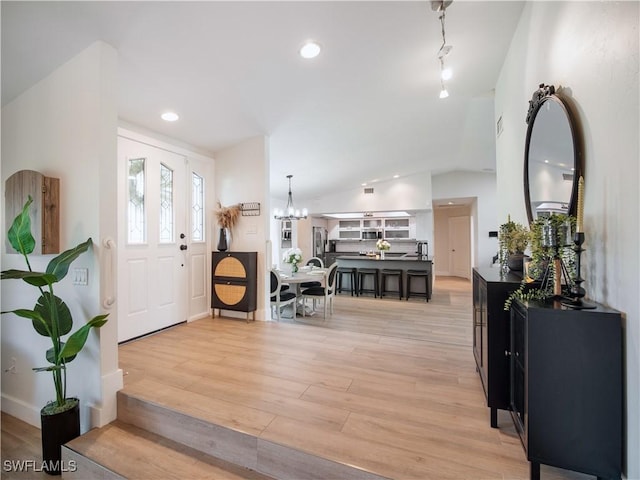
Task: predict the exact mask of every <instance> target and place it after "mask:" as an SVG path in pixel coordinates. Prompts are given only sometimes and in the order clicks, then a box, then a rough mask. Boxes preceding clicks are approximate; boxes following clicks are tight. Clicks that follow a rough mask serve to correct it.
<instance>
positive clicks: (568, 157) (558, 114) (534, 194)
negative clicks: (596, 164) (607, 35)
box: [524, 85, 582, 223]
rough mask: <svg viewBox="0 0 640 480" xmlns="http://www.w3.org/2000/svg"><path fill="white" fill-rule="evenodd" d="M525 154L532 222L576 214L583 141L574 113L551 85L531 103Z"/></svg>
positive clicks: (539, 90) (527, 200)
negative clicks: (572, 114)
mask: <svg viewBox="0 0 640 480" xmlns="http://www.w3.org/2000/svg"><path fill="white" fill-rule="evenodd" d="M527 123H528V124H529V127H528V128H527V138H526V144H525V153H524V195H525V205H526V207H527V216H528V217H529V223H531V222H533V221H534V220H535V219H536V218H537V217H539V216H548V215H550V214H552V213H564V214H571V215H574V214H575V209H576V198H577V189H578V178H579V177H580V175H581V174H582V172H581V166H580V151H579V139H578V137H577V132H576V129H575V125H574V122H573V119H572V117H571V114H570V112H569V110H568V108H567V105H566V104H565V102H564V101H563V100H562V98H560V97H558V96H557V95H555V89H554V87H553V86H550V85H546V86H545V85H540V88H539V89H538V90H536V92H535V93H534V94H533V98H532V99H531V101H530V102H529V113H528V114H527Z"/></svg>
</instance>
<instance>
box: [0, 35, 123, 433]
mask: <svg viewBox="0 0 640 480" xmlns="http://www.w3.org/2000/svg"><path fill="white" fill-rule="evenodd" d="M116 63H117V55H116V52H115V50H113V48H111V47H110V46H108V45H106V44H103V43H95V44H93V45H92V46H90V47H89V48H87V49H86V50H84V51H83V52H81V53H80V54H79V55H77V56H76V57H74V58H73V59H71V60H70V61H68V62H67V63H65V64H64V65H62V66H60V67H59V68H58V69H57V70H56V71H54V72H53V73H51V74H50V75H49V76H48V77H46V78H45V79H43V80H42V81H41V82H39V83H38V84H36V85H35V86H33V87H32V88H30V89H29V90H27V91H26V92H25V93H23V94H22V95H20V96H19V97H17V98H16V99H15V100H13V101H12V102H10V103H9V104H7V105H6V106H5V107H3V109H2V185H3V187H4V182H5V180H6V178H7V177H8V176H10V175H11V174H13V173H14V172H16V171H18V170H22V169H31V170H38V171H40V172H41V173H43V174H45V175H47V176H51V177H57V178H60V241H61V246H62V250H66V249H68V248H71V247H73V246H75V245H77V244H78V243H80V242H82V241H84V240H86V239H87V238H88V237H91V238H92V239H93V241H94V247H93V251H89V252H87V253H85V254H83V255H81V256H80V257H79V258H78V260H76V262H74V264H73V267H84V268H88V269H89V281H88V285H87V286H74V285H71V280H70V278H69V276H68V277H67V278H65V279H64V280H63V281H62V282H61V283H59V284H57V285H56V290H55V292H56V295H58V296H60V297H61V298H62V299H63V300H65V302H66V303H67V305H68V306H69V308H70V309H71V312H72V315H73V318H74V329H73V331H75V330H76V329H77V328H79V326H80V325H82V324H83V323H84V322H85V321H86V320H88V319H89V318H91V317H93V316H95V315H98V314H100V313H105V310H104V309H103V307H102V299H103V298H104V297H105V296H106V295H109V293H111V292H110V291H109V290H108V289H107V286H106V285H103V280H104V279H103V278H101V271H102V270H103V269H101V265H103V264H104V262H106V261H109V258H108V255H107V254H106V252H104V248H103V247H102V240H103V239H105V238H108V237H111V238H116V221H115V211H114V209H113V208H112V206H113V205H115V199H116V183H115V171H116V167H115V161H116V130H117V112H116V99H115V85H116ZM2 214H3V215H4V210H3V212H2ZM2 224H3V225H4V220H3V221H2ZM2 242H3V245H2V252H3V254H2V268H3V269H7V268H19V269H24V268H25V265H24V261H23V259H22V258H21V257H20V256H18V255H15V254H5V253H4V252H5V247H4V242H5V238H4V235H2ZM51 258H53V256H52V255H47V256H40V257H36V258H34V259H33V263H32V268H34V269H38V270H44V269H45V268H46V265H47V263H48V262H49V260H50V259H51ZM34 290H35V289H34V288H32V287H27V286H26V285H25V284H24V283H22V282H19V281H3V282H2V310H12V309H15V308H22V307H31V306H32V304H33V303H35V300H36V295H35V292H34ZM106 312H109V313H110V315H111V317H110V320H109V322H107V324H106V325H105V326H104V327H102V329H101V330H100V331H99V332H95V331H93V332H92V333H91V334H90V336H89V339H88V341H87V344H86V347H85V349H84V350H83V351H82V352H81V353H80V355H79V356H78V358H77V359H76V360H74V361H73V362H72V363H70V364H69V365H68V367H67V368H68V388H67V394H68V396H78V397H79V398H80V400H81V428H82V431H86V430H88V429H89V428H90V427H92V426H96V425H100V424H103V423H105V422H107V421H110V420H112V419H113V418H115V412H116V409H115V391H116V390H117V389H118V388H120V386H121V384H122V372H121V371H119V370H118V365H117V345H116V338H117V335H116V326H117V320H116V318H114V316H115V310H106ZM1 331H2V368H3V369H4V368H6V366H7V365H8V364H9V362H10V359H11V358H12V357H13V358H16V360H17V369H16V374H15V375H4V376H3V378H2V410H3V411H6V412H8V413H10V414H11V415H14V416H16V417H18V418H20V419H22V420H24V421H26V422H28V423H30V424H32V425H36V426H39V425H40V408H41V407H42V406H44V405H45V404H46V403H47V402H48V401H49V400H51V399H53V398H54V397H55V394H54V388H53V382H52V378H51V374H49V373H34V372H33V371H32V370H31V368H33V367H41V366H44V364H46V360H45V359H44V353H45V351H46V350H47V348H49V347H50V344H49V343H48V342H49V340H48V339H47V338H45V337H41V336H39V335H37V334H36V333H35V331H34V330H33V327H32V326H31V322H28V321H25V320H24V319H19V318H17V317H15V316H13V315H3V319H2V330H1ZM103 395H104V397H105V398H106V399H107V400H106V401H105V403H104V404H103V402H102V398H103Z"/></svg>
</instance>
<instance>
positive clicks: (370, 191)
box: [364, 187, 373, 195]
mask: <svg viewBox="0 0 640 480" xmlns="http://www.w3.org/2000/svg"><path fill="white" fill-rule="evenodd" d="M364 193H365V195H373V187H367V188H365V189H364Z"/></svg>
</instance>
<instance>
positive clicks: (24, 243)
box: [0, 196, 108, 414]
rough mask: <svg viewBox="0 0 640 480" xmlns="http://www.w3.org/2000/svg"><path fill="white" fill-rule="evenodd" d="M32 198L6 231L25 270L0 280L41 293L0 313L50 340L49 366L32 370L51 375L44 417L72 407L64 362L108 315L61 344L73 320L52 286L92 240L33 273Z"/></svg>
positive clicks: (10, 272) (3, 274) (1, 276)
mask: <svg viewBox="0 0 640 480" xmlns="http://www.w3.org/2000/svg"><path fill="white" fill-rule="evenodd" d="M32 202H33V199H32V198H31V196H29V199H28V200H27V202H26V203H25V205H24V207H23V209H22V212H21V213H20V214H19V215H18V216H17V217H16V218H15V220H14V221H13V224H12V225H11V228H10V229H9V232H8V240H9V243H10V244H11V246H12V247H13V248H14V249H15V250H16V251H17V252H18V253H20V254H22V256H23V257H24V259H25V261H26V264H27V270H13V269H12V270H5V271H3V272H1V274H0V279H2V280H22V281H24V282H25V283H27V284H28V285H31V286H32V287H35V288H37V289H38V290H39V291H40V297H39V298H38V300H37V301H36V304H35V306H34V307H33V309H31V310H29V309H25V308H20V309H16V310H10V311H3V312H0V313H3V314H4V313H14V314H15V315H17V316H18V317H22V318H26V319H29V320H31V322H32V324H33V328H34V329H35V331H36V332H37V333H38V334H40V335H42V336H44V337H49V338H50V339H51V343H52V346H51V348H49V349H48V350H47V352H46V355H45V356H46V359H47V361H48V362H49V365H47V366H45V367H38V368H34V369H33V370H35V371H36V372H51V373H52V375H53V384H54V387H55V391H56V399H55V401H54V402H51V403H49V404H48V405H47V406H45V408H44V409H43V412H44V413H45V414H51V413H57V412H61V411H65V410H67V409H69V408H72V407H73V406H74V405H75V404H76V403H77V400H75V399H67V398H66V393H67V392H66V390H67V363H69V362H71V361H72V360H73V359H74V358H76V355H77V354H78V353H79V352H80V351H81V350H82V349H83V348H84V345H85V343H86V341H87V337H88V336H89V331H90V330H91V328H100V327H101V326H103V325H104V324H105V323H106V322H107V316H108V314H107V315H98V316H96V317H94V318H92V319H91V320H89V321H88V322H87V323H86V324H84V325H83V326H82V327H80V328H79V329H78V330H77V331H75V332H74V333H72V334H71V335H69V337H68V338H67V339H66V340H65V341H63V340H62V337H63V336H65V335H67V334H68V333H70V332H71V329H72V328H73V318H72V316H71V311H70V310H69V307H67V305H66V304H65V303H64V302H63V301H62V299H61V298H59V297H57V296H56V295H55V294H54V291H53V286H54V284H56V283H58V282H59V281H60V280H62V279H63V278H64V277H65V276H66V275H67V273H68V271H69V266H70V265H71V263H72V262H73V261H74V260H75V259H76V258H78V256H80V255H81V254H82V253H84V252H86V251H87V250H88V249H89V248H90V247H91V245H92V241H91V238H89V239H87V241H85V242H83V243H81V244H79V245H77V246H76V247H75V248H72V249H70V250H67V251H65V252H62V253H61V254H60V255H58V256H57V257H55V258H53V259H52V260H51V261H50V262H49V264H48V265H47V269H46V271H45V272H35V271H33V270H32V268H31V263H30V262H29V254H31V253H32V252H33V249H34V247H35V239H34V238H33V235H32V234H31V219H30V217H29V208H30V206H31V203H32Z"/></svg>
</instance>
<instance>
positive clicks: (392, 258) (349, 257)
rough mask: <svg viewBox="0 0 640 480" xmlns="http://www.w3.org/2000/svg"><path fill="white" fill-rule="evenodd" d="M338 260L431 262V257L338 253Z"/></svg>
mask: <svg viewBox="0 0 640 480" xmlns="http://www.w3.org/2000/svg"><path fill="white" fill-rule="evenodd" d="M337 259H338V260H373V261H377V262H431V261H432V259H431V258H429V257H423V256H418V255H416V256H407V257H405V256H404V255H401V256H397V257H396V256H391V255H387V256H385V258H384V259H382V258H376V257H375V256H368V255H340V256H339V257H337Z"/></svg>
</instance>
